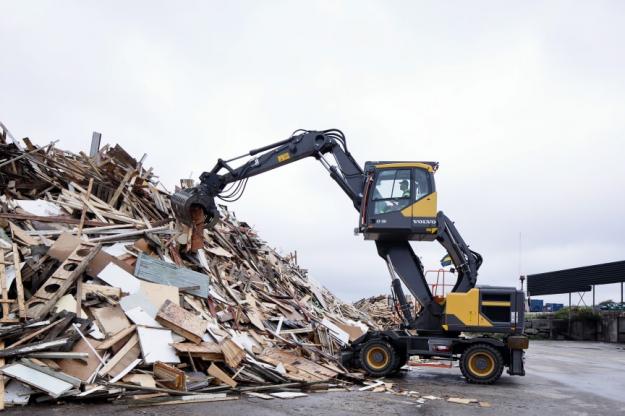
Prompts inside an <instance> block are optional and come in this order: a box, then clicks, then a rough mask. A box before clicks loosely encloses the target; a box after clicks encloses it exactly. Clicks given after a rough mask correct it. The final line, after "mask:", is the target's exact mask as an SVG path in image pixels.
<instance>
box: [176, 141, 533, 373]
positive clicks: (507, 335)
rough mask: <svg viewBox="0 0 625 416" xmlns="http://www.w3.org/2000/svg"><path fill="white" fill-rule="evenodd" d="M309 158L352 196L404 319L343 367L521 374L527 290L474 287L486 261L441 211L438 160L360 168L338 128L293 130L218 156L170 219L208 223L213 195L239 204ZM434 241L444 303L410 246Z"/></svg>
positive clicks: (181, 196) (359, 348) (348, 354)
mask: <svg viewBox="0 0 625 416" xmlns="http://www.w3.org/2000/svg"><path fill="white" fill-rule="evenodd" d="M329 155H332V156H333V159H334V160H333V161H332V163H331V159H330V160H329V158H328V156H329ZM307 157H314V158H315V159H317V160H318V161H319V162H321V165H322V166H323V167H324V168H325V169H326V170H327V171H328V172H329V174H330V177H331V178H332V179H333V180H334V181H335V182H336V183H337V184H338V185H339V187H340V188H341V189H342V190H343V191H344V192H345V194H346V195H347V197H348V198H350V199H351V201H352V203H353V205H354V208H356V210H357V211H358V213H359V221H358V227H357V229H356V232H357V233H360V234H362V235H363V236H364V239H365V240H373V241H374V242H375V245H376V248H377V252H378V254H379V256H380V257H382V258H383V259H384V261H385V262H386V264H387V266H388V270H389V273H390V276H391V281H392V284H391V288H392V292H393V295H394V298H395V299H396V301H397V303H398V305H399V308H398V309H399V310H400V311H401V315H402V319H403V324H402V325H401V326H400V327H399V328H397V329H392V330H384V331H369V332H367V333H366V334H364V335H362V336H361V337H360V338H359V339H357V340H355V341H354V342H352V343H351V345H350V347H349V349H346V350H345V351H343V353H342V360H343V363H344V365H346V366H349V367H360V368H362V369H364V370H365V371H366V372H367V373H369V374H371V375H374V376H385V375H388V374H391V373H394V372H397V371H398V370H399V368H401V367H402V366H403V365H404V364H406V362H407V360H408V359H409V358H410V356H413V355H418V356H420V357H422V358H429V359H446V360H460V369H461V371H462V374H463V375H464V377H465V378H466V380H467V381H468V382H471V383H478V384H491V383H494V382H495V381H497V380H498V379H499V377H500V376H501V374H502V371H503V369H504V367H507V369H508V374H510V375H525V370H524V367H523V362H524V350H525V349H527V347H528V339H527V337H525V336H524V335H523V325H524V310H525V307H524V302H525V294H524V292H523V291H520V290H517V289H515V288H514V287H476V281H477V275H478V269H479V268H480V265H481V264H482V256H481V255H480V254H478V253H477V252H475V251H473V250H471V249H469V247H468V245H467V244H466V243H465V242H464V240H463V239H462V237H461V236H460V233H459V232H458V230H457V229H456V227H455V225H454V223H453V222H452V221H451V220H450V219H449V218H448V217H447V216H446V215H445V214H443V212H440V211H438V212H437V202H436V188H435V185H434V173H435V172H436V170H437V168H438V163H436V162H366V163H365V165H364V168H361V167H360V165H359V164H358V163H357V162H356V161H355V160H354V158H353V157H352V155H351V154H350V153H349V151H348V149H347V142H346V139H345V135H344V134H343V133H342V132H341V131H340V130H336V129H331V130H323V131H308V130H298V131H296V132H295V133H294V134H293V135H292V136H291V137H289V138H287V139H285V140H282V141H279V142H276V143H273V144H270V145H267V146H263V147H260V148H258V149H253V150H251V151H249V152H248V153H247V154H244V155H242V156H238V157H235V158H233V159H229V160H222V159H219V160H218V161H217V163H216V164H215V166H214V167H213V169H212V170H211V171H209V172H204V173H203V174H202V175H201V176H200V183H199V185H198V186H196V187H193V188H187V189H183V190H181V191H178V192H176V193H175V194H174V195H173V197H172V205H173V209H174V212H175V214H176V217H177V218H178V219H179V220H180V221H182V222H183V223H185V224H187V225H189V226H193V227H207V228H208V227H211V226H212V225H213V224H214V223H215V222H216V221H217V220H218V219H219V211H218V208H217V205H216V203H215V198H220V199H222V200H225V201H232V200H236V199H238V197H239V196H240V195H241V193H242V192H243V191H244V189H245V186H246V184H247V180H248V179H249V178H250V177H252V176H255V175H259V174H261V173H264V172H267V171H270V170H272V169H276V168H279V167H282V166H285V165H287V164H290V163H293V162H296V161H298V160H301V159H304V158H307ZM244 158H248V159H247V160H246V161H240V162H239V163H240V165H239V166H238V167H233V166H232V163H233V162H235V161H237V160H240V159H244ZM434 240H436V241H438V242H439V243H440V244H441V245H442V246H443V247H444V248H445V250H446V251H447V253H448V256H449V257H450V258H451V261H452V263H453V265H454V268H455V273H456V274H457V280H456V283H455V285H454V286H453V289H452V290H451V291H450V293H448V294H447V296H445V297H435V296H433V294H432V292H431V290H430V288H429V286H428V283H427V281H426V279H425V274H424V269H423V265H422V264H421V261H420V260H419V258H418V257H417V256H416V255H415V253H414V251H413V250H412V247H411V245H410V241H434ZM402 283H403V286H405V287H406V288H407V289H408V290H409V291H410V293H412V295H413V296H414V298H415V299H416V300H417V301H418V302H419V303H420V305H421V309H420V311H419V312H418V313H414V309H413V308H411V305H410V303H409V302H407V300H406V296H405V294H404V291H403V287H402Z"/></svg>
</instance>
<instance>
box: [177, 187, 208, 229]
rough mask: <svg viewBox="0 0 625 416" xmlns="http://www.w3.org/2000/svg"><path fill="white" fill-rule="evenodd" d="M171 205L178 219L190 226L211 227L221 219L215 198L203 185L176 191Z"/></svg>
mask: <svg viewBox="0 0 625 416" xmlns="http://www.w3.org/2000/svg"><path fill="white" fill-rule="evenodd" d="M171 206H172V209H173V210H174V215H175V216H176V219H177V220H179V221H180V222H182V223H183V224H186V225H188V226H189V227H201V228H211V227H212V226H213V225H214V224H215V223H216V222H217V221H218V220H219V211H218V210H217V205H216V204H215V198H214V197H213V196H212V195H210V194H209V193H208V192H206V191H205V189H203V187H201V186H196V187H193V188H187V189H183V190H181V191H178V192H176V193H174V194H173V195H172V197H171Z"/></svg>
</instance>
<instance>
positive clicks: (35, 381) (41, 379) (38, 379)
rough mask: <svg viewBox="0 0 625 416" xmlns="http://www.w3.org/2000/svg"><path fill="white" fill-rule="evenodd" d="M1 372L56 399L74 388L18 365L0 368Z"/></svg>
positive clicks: (32, 369)
mask: <svg viewBox="0 0 625 416" xmlns="http://www.w3.org/2000/svg"><path fill="white" fill-rule="evenodd" d="M2 372H3V373H4V374H5V375H7V376H9V377H13V378H15V379H18V380H19V381H21V382H23V383H26V384H28V385H30V386H33V387H36V388H38V389H39V390H43V391H45V392H46V393H48V394H49V395H50V396H52V397H54V398H57V397H59V396H61V395H62V394H63V393H66V392H68V391H70V390H71V389H72V388H74V386H73V385H71V384H70V383H68V382H66V381H63V380H60V379H58V378H56V377H52V376H51V375H49V374H46V373H42V372H41V371H37V370H35V369H34V368H30V367H26V366H25V365H23V364H20V363H15V364H9V365H7V366H4V367H3V368H2Z"/></svg>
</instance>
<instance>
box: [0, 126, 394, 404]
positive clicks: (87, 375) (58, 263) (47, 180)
mask: <svg viewBox="0 0 625 416" xmlns="http://www.w3.org/2000/svg"><path fill="white" fill-rule="evenodd" d="M0 127H2V128H0V194H1V196H0V288H1V293H0V296H1V297H0V304H1V309H2V310H1V312H2V313H1V318H0V367H1V371H2V373H3V374H4V378H5V381H8V382H7V383H6V385H5V384H3V383H0V405H2V406H4V404H7V405H18V404H27V403H39V402H47V401H80V400H83V401H87V400H95V399H100V400H103V399H111V400H112V399H117V400H123V401H124V402H128V403H132V404H133V405H146V404H155V403H158V404H171V403H183V402H184V403H188V402H194V403H196V402H205V401H214V400H231V399H236V398H238V397H239V396H240V395H241V394H249V395H254V396H255V397H261V396H267V397H269V398H271V397H281V396H280V395H285V394H286V395H287V396H290V397H294V396H293V395H298V394H299V395H301V394H303V393H301V391H302V390H313V389H314V390H317V389H331V388H338V387H341V386H342V385H344V384H345V383H349V382H350V381H354V380H358V379H362V375H361V374H359V373H350V372H349V370H347V369H346V368H344V367H342V366H341V364H340V361H339V360H338V355H339V354H338V353H339V352H340V349H341V348H342V347H343V346H344V345H346V344H348V343H349V342H350V341H352V340H354V339H356V338H358V337H359V336H360V335H362V334H363V333H364V332H366V331H367V329H368V328H374V329H378V328H379V327H380V326H381V324H382V323H383V321H384V320H385V319H396V318H393V317H392V314H389V315H381V314H379V313H378V311H377V309H376V308H375V307H369V308H362V307H359V306H356V307H354V306H353V305H350V304H346V303H343V302H341V301H340V300H339V299H337V298H336V297H335V296H333V295H332V294H331V293H330V292H329V291H327V290H326V289H324V288H322V287H320V286H319V285H317V284H315V283H314V281H313V280H312V279H310V278H309V277H308V276H307V272H306V270H303V269H301V268H300V267H298V266H297V264H295V263H294V261H293V258H292V257H291V256H281V255H279V254H278V253H277V252H276V251H275V250H273V249H272V248H271V247H269V246H268V245H267V243H266V242H264V241H263V240H261V239H260V238H259V236H258V235H257V234H256V233H255V231H254V230H253V229H252V228H251V227H250V226H249V225H247V224H246V223H245V222H243V221H239V220H237V219H236V217H235V216H234V214H232V213H231V212H228V211H227V210H226V209H225V207H221V209H222V220H221V221H220V222H219V223H218V224H217V225H216V227H215V228H214V229H211V230H204V231H203V232H202V233H199V235H198V233H193V232H192V230H190V229H189V228H187V227H185V226H183V225H180V224H177V223H176V221H175V219H174V218H173V215H172V211H171V206H170V200H169V198H170V193H169V192H168V191H167V190H166V189H165V188H164V187H163V186H162V184H160V183H159V182H158V177H157V176H156V175H155V173H154V172H153V170H152V169H151V168H149V169H148V168H145V167H144V165H143V163H144V160H145V156H144V157H143V158H141V159H140V160H137V159H135V158H133V157H132V156H130V155H129V154H128V153H127V152H126V151H125V150H124V149H123V148H122V147H120V146H119V145H116V146H108V145H107V146H103V147H100V146H99V137H96V136H95V135H94V141H93V142H92V146H91V152H90V154H85V153H82V152H81V153H79V154H74V153H71V152H67V151H63V150H61V149H58V148H57V147H56V146H55V145H56V142H53V143H50V144H48V145H47V146H42V147H39V146H36V145H34V144H32V143H31V142H30V140H28V139H24V140H23V143H21V142H18V141H16V140H14V139H13V138H12V137H11V136H10V134H8V132H7V131H6V129H4V128H3V126H2V125H1V124H0ZM188 182H189V181H181V184H186V185H190V184H189V183H188ZM192 247H193V249H192ZM375 305H377V303H375ZM368 313H372V314H373V315H374V316H375V319H374V320H372V319H371V318H370V317H369V315H368ZM384 326H387V324H384ZM272 395H273V396H272ZM261 398H262V397H261Z"/></svg>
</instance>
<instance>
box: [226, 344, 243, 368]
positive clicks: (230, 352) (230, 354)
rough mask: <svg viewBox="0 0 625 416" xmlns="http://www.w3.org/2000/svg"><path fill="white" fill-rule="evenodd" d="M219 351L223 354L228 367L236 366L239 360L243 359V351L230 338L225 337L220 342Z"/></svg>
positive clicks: (239, 362)
mask: <svg viewBox="0 0 625 416" xmlns="http://www.w3.org/2000/svg"><path fill="white" fill-rule="evenodd" d="M221 351H222V352H223V354H224V359H225V360H226V364H228V367H230V368H237V367H238V366H239V364H241V361H243V359H245V351H244V350H243V348H241V347H239V346H238V345H237V343H236V342H234V341H233V340H231V339H229V338H228V339H225V340H223V342H222V343H221Z"/></svg>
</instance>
